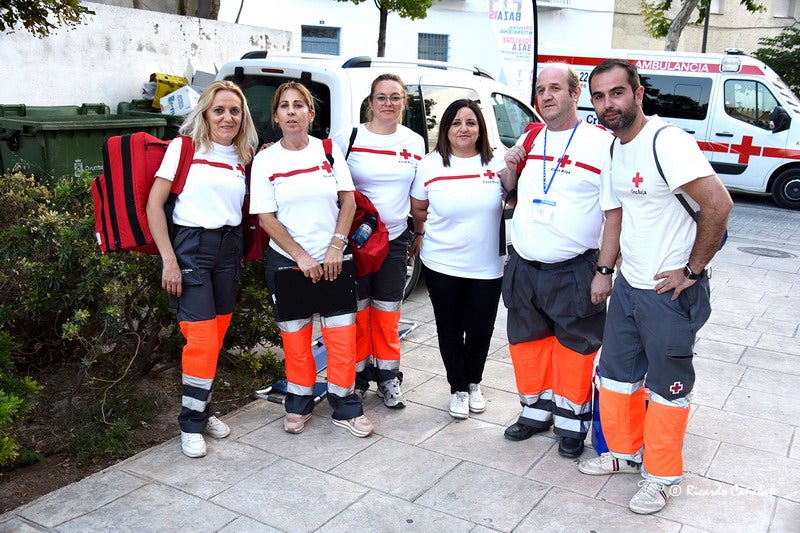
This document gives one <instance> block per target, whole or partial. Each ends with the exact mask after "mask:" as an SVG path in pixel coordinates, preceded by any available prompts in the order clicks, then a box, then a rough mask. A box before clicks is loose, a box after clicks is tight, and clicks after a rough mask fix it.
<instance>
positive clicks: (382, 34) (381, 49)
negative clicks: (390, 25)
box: [378, 3, 389, 57]
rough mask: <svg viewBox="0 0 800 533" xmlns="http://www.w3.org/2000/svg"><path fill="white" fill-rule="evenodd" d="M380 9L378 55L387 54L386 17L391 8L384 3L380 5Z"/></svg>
mask: <svg viewBox="0 0 800 533" xmlns="http://www.w3.org/2000/svg"><path fill="white" fill-rule="evenodd" d="M378 9H380V13H381V15H380V23H379V24H378V57H384V56H386V19H387V18H388V16H389V10H388V9H386V7H384V5H383V3H381V4H380V5H379V6H378Z"/></svg>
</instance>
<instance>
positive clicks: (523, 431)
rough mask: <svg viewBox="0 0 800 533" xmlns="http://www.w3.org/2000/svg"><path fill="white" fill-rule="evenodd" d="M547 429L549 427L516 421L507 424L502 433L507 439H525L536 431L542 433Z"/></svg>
mask: <svg viewBox="0 0 800 533" xmlns="http://www.w3.org/2000/svg"><path fill="white" fill-rule="evenodd" d="M548 429H550V428H549V427H546V428H540V427H535V426H529V425H528V424H523V423H522V422H517V423H516V424H513V425H510V426H508V427H507V428H506V431H505V433H503V435H505V437H506V438H507V439H508V440H525V439H529V438H531V437H532V436H533V435H534V434H536V433H543V432H545V431H547V430H548Z"/></svg>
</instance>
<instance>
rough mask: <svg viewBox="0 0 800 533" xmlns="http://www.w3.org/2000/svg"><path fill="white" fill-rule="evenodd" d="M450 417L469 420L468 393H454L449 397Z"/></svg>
mask: <svg viewBox="0 0 800 533" xmlns="http://www.w3.org/2000/svg"><path fill="white" fill-rule="evenodd" d="M450 416H452V417H453V418H458V419H461V420H463V419H465V418H469V393H468V392H460V391H459V392H456V393H454V394H453V395H451V396H450Z"/></svg>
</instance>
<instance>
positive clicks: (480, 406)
mask: <svg viewBox="0 0 800 533" xmlns="http://www.w3.org/2000/svg"><path fill="white" fill-rule="evenodd" d="M469 410H470V411H471V412H473V413H482V412H484V411H485V410H486V400H484V399H483V393H482V392H481V386H480V384H479V383H470V384H469Z"/></svg>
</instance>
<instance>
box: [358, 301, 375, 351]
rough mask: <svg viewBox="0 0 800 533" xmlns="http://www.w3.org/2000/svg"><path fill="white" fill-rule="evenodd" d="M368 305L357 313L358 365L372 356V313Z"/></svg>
mask: <svg viewBox="0 0 800 533" xmlns="http://www.w3.org/2000/svg"><path fill="white" fill-rule="evenodd" d="M371 310H372V307H370V306H369V305H367V307H366V308H365V309H360V310H359V311H358V312H357V313H356V349H355V355H356V364H359V363H361V362H362V361H366V359H367V358H368V357H369V356H370V355H372V334H371V332H370V311H371Z"/></svg>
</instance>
